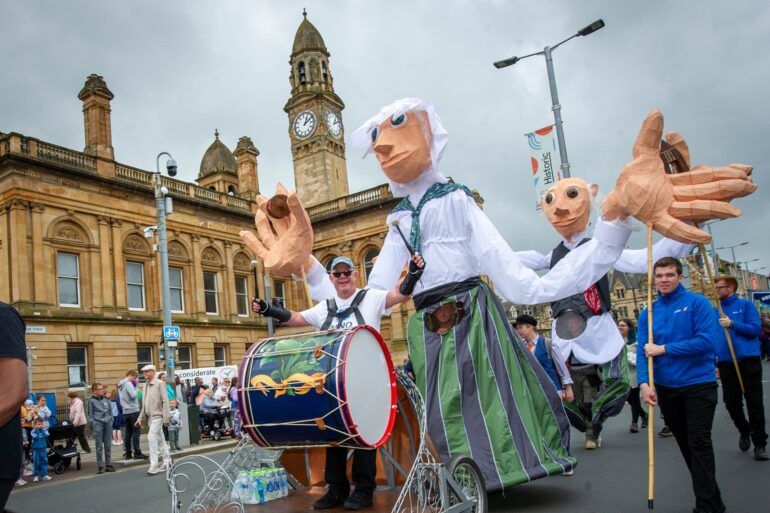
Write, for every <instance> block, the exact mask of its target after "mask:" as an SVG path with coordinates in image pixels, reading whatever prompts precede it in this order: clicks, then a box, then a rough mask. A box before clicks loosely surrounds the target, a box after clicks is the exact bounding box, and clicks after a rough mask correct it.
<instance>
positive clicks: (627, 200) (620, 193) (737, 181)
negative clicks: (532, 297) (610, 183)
mask: <svg viewBox="0 0 770 513" xmlns="http://www.w3.org/2000/svg"><path fill="white" fill-rule="evenodd" d="M662 135H663V114H662V113H661V112H660V111H659V110H657V109H656V110H653V111H652V112H650V113H649V114H648V115H647V118H646V119H645V120H644V122H643V123H642V128H641V129H640V130H639V135H638V136H637V138H636V143H635V144H634V152H633V156H634V160H632V161H631V162H629V163H628V164H626V165H625V166H624V167H623V171H622V172H621V173H620V177H619V178H618V180H617V182H616V184H615V189H614V190H612V191H611V192H610V193H609V194H608V195H607V198H605V200H604V201H603V202H602V215H603V216H604V218H605V219H608V220H612V219H617V218H625V217H627V216H629V215H631V216H634V217H635V218H637V219H638V220H639V221H641V222H643V223H645V224H648V223H651V224H652V225H653V228H654V229H655V230H656V231H658V232H660V233H661V234H663V235H665V236H666V237H668V238H670V239H674V240H677V241H679V242H683V243H705V242H709V241H710V240H711V236H710V235H709V234H708V233H706V232H704V231H703V230H700V229H698V228H696V227H694V226H690V225H688V224H686V223H685V222H684V221H696V222H701V221H706V220H708V219H725V218H728V217H737V216H739V215H740V213H741V211H740V209H738V208H736V207H733V206H732V205H730V204H729V203H728V202H729V201H731V200H733V199H735V198H740V197H742V196H746V195H748V194H751V193H752V192H754V190H755V189H756V188H757V186H756V185H755V184H754V183H752V182H751V179H750V178H749V176H750V175H751V171H752V168H751V166H747V165H744V164H730V165H728V166H726V167H711V166H706V165H698V166H695V167H694V168H693V169H692V170H691V171H690V172H687V173H681V174H676V175H669V174H666V170H665V166H664V164H663V161H662V160H661V158H660V139H661V137H662ZM666 140H667V142H669V143H670V144H672V145H673V146H674V147H676V148H677V149H679V151H680V152H681V153H682V155H683V156H684V157H685V159H686V160H687V161H688V164H689V150H688V148H687V143H685V141H684V139H683V138H682V136H681V135H679V134H677V133H669V134H667V136H666Z"/></svg>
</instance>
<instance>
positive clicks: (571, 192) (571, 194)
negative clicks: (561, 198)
mask: <svg viewBox="0 0 770 513" xmlns="http://www.w3.org/2000/svg"><path fill="white" fill-rule="evenodd" d="M579 194H580V189H578V188H577V187H570V188H569V189H567V197H568V198H571V199H574V198H577V197H578V195H579Z"/></svg>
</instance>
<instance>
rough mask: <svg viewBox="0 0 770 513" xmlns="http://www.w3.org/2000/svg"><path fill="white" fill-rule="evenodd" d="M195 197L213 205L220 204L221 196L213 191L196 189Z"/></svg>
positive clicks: (201, 188)
mask: <svg viewBox="0 0 770 513" xmlns="http://www.w3.org/2000/svg"><path fill="white" fill-rule="evenodd" d="M194 196H195V197H196V198H197V199H200V200H203V201H209V202H211V203H216V204H219V203H220V200H219V198H220V194H219V193H218V192H217V191H212V190H211V189H205V188H203V187H195V189H194Z"/></svg>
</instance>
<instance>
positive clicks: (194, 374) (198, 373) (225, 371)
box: [174, 365, 238, 386]
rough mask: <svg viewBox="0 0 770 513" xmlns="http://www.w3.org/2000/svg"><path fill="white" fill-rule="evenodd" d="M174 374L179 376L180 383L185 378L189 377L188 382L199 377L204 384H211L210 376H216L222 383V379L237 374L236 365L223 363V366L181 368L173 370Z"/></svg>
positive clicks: (230, 377)
mask: <svg viewBox="0 0 770 513" xmlns="http://www.w3.org/2000/svg"><path fill="white" fill-rule="evenodd" d="M174 374H175V375H176V376H179V379H181V380H182V383H184V381H185V380H187V379H189V380H190V383H192V382H193V381H195V378H201V379H203V384H204V385H206V386H209V385H211V378H217V380H218V381H219V383H220V384H221V383H222V380H223V379H225V378H227V379H232V378H233V376H237V375H238V366H237V365H225V366H224V367H200V368H198V369H181V370H175V371H174Z"/></svg>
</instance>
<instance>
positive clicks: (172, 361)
mask: <svg viewBox="0 0 770 513" xmlns="http://www.w3.org/2000/svg"><path fill="white" fill-rule="evenodd" d="M166 363H167V364H168V366H169V367H173V366H174V359H173V358H169V359H168V360H166Z"/></svg>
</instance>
